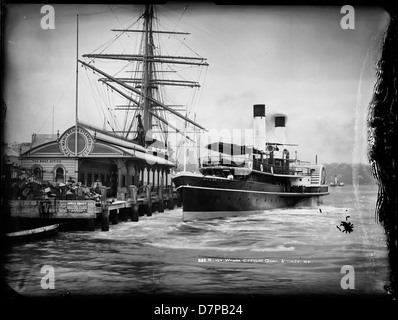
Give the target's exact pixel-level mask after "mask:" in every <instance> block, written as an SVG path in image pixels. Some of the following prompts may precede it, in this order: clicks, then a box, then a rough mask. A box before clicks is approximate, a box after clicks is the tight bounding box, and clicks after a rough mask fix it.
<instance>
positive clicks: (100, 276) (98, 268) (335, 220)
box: [4, 186, 388, 296]
mask: <svg viewBox="0 0 398 320" xmlns="http://www.w3.org/2000/svg"><path fill="white" fill-rule="evenodd" d="M330 193H331V194H330V196H328V197H326V198H325V200H324V204H323V205H322V206H320V207H316V208H291V209H275V210H268V211H263V212H256V213H255V214H253V215H249V216H244V217H231V218H225V219H215V220H209V221H192V222H182V220H181V217H182V211H181V209H175V210H173V211H165V212H164V213H155V214H153V216H152V217H140V221H139V222H138V223H135V222H130V221H129V222H122V223H119V224H118V225H111V226H110V230H109V232H102V231H100V230H97V231H94V232H82V231H76V232H70V231H69V232H61V233H59V234H58V236H56V237H55V238H52V239H45V240H41V241H38V242H35V243H26V244H21V245H17V246H13V247H10V248H9V251H8V252H7V255H6V263H5V265H4V269H5V270H4V271H5V277H6V280H7V283H8V284H9V286H10V287H11V288H13V289H14V290H15V291H17V292H19V293H21V294H23V295H28V296H52V295H61V294H62V293H64V292H66V291H68V292H70V293H71V294H72V295H74V296H79V295H105V294H121V295H123V294H133V293H147V294H154V293H156V294H170V293H173V294H179V293H181V294H208V293H209V294H210V293H211V294H223V293H236V294H239V293H246V294H248V293H250V294H253V295H263V294H272V295H283V294H292V293H294V294H297V293H299V294H300V293H303V294H330V293H331V294H336V295H339V294H354V295H355V294H369V295H384V294H385V292H384V289H383V286H384V285H385V284H386V281H387V279H388V269H387V266H388V262H387V249H386V244H385V236H384V230H383V229H382V227H381V226H380V225H379V224H377V223H376V222H375V219H374V207H375V201H376V194H377V188H376V187H375V186H360V187H359V191H358V192H357V193H355V189H354V188H353V187H352V186H345V187H342V188H331V190H330ZM347 219H348V221H350V222H351V223H353V225H354V231H353V232H352V233H343V232H341V231H340V230H339V229H338V228H337V226H338V225H339V224H340V222H341V221H346V220H347ZM43 265H50V266H53V267H54V270H55V289H54V290H43V289H42V288H41V286H40V283H41V282H40V281H41V279H42V277H43V274H41V273H40V270H41V267H42V266H43ZM344 265H351V266H353V267H354V270H355V290H348V291H349V292H347V290H343V289H342V288H341V285H340V281H341V279H342V277H343V276H344V274H342V273H341V268H342V266H344Z"/></svg>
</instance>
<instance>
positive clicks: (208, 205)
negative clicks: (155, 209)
mask: <svg viewBox="0 0 398 320" xmlns="http://www.w3.org/2000/svg"><path fill="white" fill-rule="evenodd" d="M178 191H179V193H180V196H181V199H182V205H183V220H184V221H188V220H201V219H212V218H222V217H227V216H237V215H244V214H247V213H249V214H250V213H253V212H254V211H263V210H270V209H275V208H285V207H295V206H316V205H320V204H321V203H322V196H325V195H327V194H329V193H328V190H327V186H320V187H305V188H304V187H302V188H290V189H289V190H286V187H284V186H282V185H272V184H267V183H259V182H254V181H248V180H247V181H240V180H228V179H225V178H218V177H210V176H204V177H202V178H201V179H196V180H195V179H193V180H191V181H190V183H189V184H184V185H180V186H179V188H178Z"/></svg>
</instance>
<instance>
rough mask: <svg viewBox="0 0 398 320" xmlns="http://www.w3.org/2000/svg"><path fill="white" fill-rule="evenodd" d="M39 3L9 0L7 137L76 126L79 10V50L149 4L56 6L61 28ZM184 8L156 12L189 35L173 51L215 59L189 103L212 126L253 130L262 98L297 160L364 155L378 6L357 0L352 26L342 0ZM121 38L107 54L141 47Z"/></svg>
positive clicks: (85, 105)
mask: <svg viewBox="0 0 398 320" xmlns="http://www.w3.org/2000/svg"><path fill="white" fill-rule="evenodd" d="M41 7H42V6H41V5H8V6H7V19H6V33H5V51H6V66H5V67H6V68H5V73H4V75H5V80H6V88H5V89H6V90H5V100H6V104H7V116H6V128H5V129H6V131H5V141H7V142H12V141H18V142H29V141H30V139H31V135H32V133H51V132H52V131H53V130H54V131H55V132H56V131H57V130H59V131H60V133H62V132H63V131H64V130H65V129H67V128H68V127H70V126H72V125H74V117H75V64H76V14H79V39H80V41H79V53H80V56H81V55H82V54H84V53H91V52H93V51H94V50H96V49H97V48H99V47H101V46H102V45H104V44H106V43H108V42H109V41H111V40H114V39H115V36H116V34H115V33H113V32H110V29H112V28H122V27H123V28H126V27H128V26H130V25H131V24H133V23H134V22H135V21H136V20H137V18H138V17H139V15H140V13H141V11H142V7H141V6H129V5H125V4H124V5H109V6H107V5H99V6H92V5H91V6H88V5H85V6H78V5H54V9H55V29H53V30H43V29H42V28H41V24H40V22H41V19H42V17H43V16H44V14H42V13H41V12H40V9H41ZM185 8H186V4H185V3H175V4H173V3H171V4H166V5H164V6H160V7H158V8H157V9H156V12H157V15H158V19H159V20H158V21H159V24H160V25H159V26H160V27H164V28H165V29H169V30H176V31H184V32H189V33H191V35H189V36H188V37H186V38H184V44H183V45H181V43H180V44H178V42H177V45H174V48H175V51H173V49H169V50H170V51H167V52H166V53H167V54H178V55H182V53H183V52H184V54H185V51H184V50H185V49H192V51H191V53H193V54H194V55H195V54H198V55H200V56H203V57H205V58H207V62H208V63H209V67H208V68H207V69H206V70H204V71H203V70H202V73H201V74H200V76H201V80H204V82H203V83H202V87H201V88H200V90H199V91H198V94H197V98H196V100H195V101H194V102H195V105H194V107H193V108H192V109H191V111H192V112H195V114H196V121H197V122H198V123H200V124H201V125H203V126H204V127H206V128H207V129H213V128H217V129H219V130H220V129H224V128H228V129H239V128H242V129H244V128H251V125H252V112H253V111H252V106H253V104H259V103H261V104H265V105H266V108H267V115H271V114H272V113H277V112H283V113H285V114H287V116H288V122H287V128H286V142H288V143H295V144H298V145H299V149H298V152H299V156H300V158H302V159H304V160H310V161H314V160H315V155H317V156H318V161H319V162H323V163H331V162H367V158H366V149H367V145H366V122H365V121H366V112H367V106H368V103H369V100H370V98H371V94H372V90H373V86H374V83H375V65H376V62H377V59H378V57H379V53H380V46H381V43H382V40H383V34H384V31H385V28H386V25H387V18H388V15H387V14H386V13H385V12H384V11H383V10H382V9H380V8H371V7H365V8H361V7H354V9H355V29H353V30H344V29H342V28H341V25H340V21H341V19H342V18H343V16H344V14H342V13H340V9H341V8H340V7H271V6H254V7H253V6H216V5H214V4H211V3H205V2H204V3H201V4H190V5H189V6H188V7H187V9H186V10H185ZM138 26H139V25H137V27H138ZM180 39H181V38H180ZM121 40H122V39H121V38H120V41H119V39H118V40H117V41H116V42H115V43H114V44H113V45H115V47H114V50H110V51H107V52H106V53H122V52H116V51H115V50H119V51H120V49H122V51H123V50H124V53H134V52H130V51H129V50H130V49H134V48H133V45H134V42H133V40H132V39H127V40H129V41H130V45H131V46H130V47H125V46H124V45H123V44H121ZM167 40H168V39H166V40H162V41H166V42H167ZM171 43H172V42H171V40H170V43H167V44H171ZM172 48H173V47H172ZM187 51H189V50H187ZM191 55H192V54H191ZM108 64H109V62H108ZM111 68H112V67H111ZM115 72H116V69H115ZM79 77H80V78H82V79H81V82H80V83H81V84H80V86H79V97H80V98H79V105H80V109H79V110H80V111H79V119H81V120H84V121H88V122H92V123H94V124H96V125H100V126H101V125H102V123H101V122H102V121H103V116H104V112H103V111H100V110H99V107H98V106H96V105H94V104H95V100H92V99H91V98H89V95H90V94H91V93H92V92H90V90H89V89H88V87H87V86H90V84H89V82H88V84H87V83H86V84H85V83H84V81H85V80H84V78H85V77H86V74H85V73H84V72H82V73H79ZM193 80H195V79H193ZM91 90H93V89H92V88H91ZM176 92H177V93H178V92H179V91H176ZM181 96H183V95H182V94H181ZM93 101H94V102H93ZM110 102H115V103H117V101H116V100H115V101H113V100H112V101H110ZM173 102H176V101H173ZM182 103H183V104H186V103H189V101H188V100H187V101H182ZM53 110H54V125H53ZM101 112H102V113H101ZM101 114H102V115H101ZM191 116H193V114H192V115H191Z"/></svg>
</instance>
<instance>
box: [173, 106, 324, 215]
mask: <svg viewBox="0 0 398 320" xmlns="http://www.w3.org/2000/svg"><path fill="white" fill-rule="evenodd" d="M253 113H254V114H253V131H254V141H253V142H254V143H253V145H252V146H248V145H238V144H232V143H224V142H216V143H212V144H209V145H207V146H206V147H207V148H208V149H210V150H212V151H216V152H217V153H218V156H217V157H216V158H214V157H207V159H206V157H204V159H203V161H201V164H200V169H199V171H200V173H188V172H180V173H178V174H176V175H175V176H174V177H173V182H174V184H175V186H176V187H177V191H178V195H179V197H180V198H181V201H182V207H183V221H189V220H206V219H212V218H223V217H228V216H239V215H244V214H251V213H254V212H255V211H263V210H268V209H275V208H283V207H294V206H314V205H319V204H321V203H322V197H323V196H326V195H328V194H329V192H328V186H327V185H326V170H325V167H324V166H323V165H319V164H310V163H309V162H301V161H299V160H298V159H297V157H296V158H295V159H291V158H290V154H289V151H288V149H287V148H288V147H289V145H288V144H286V143H285V141H284V140H285V137H284V133H285V123H286V116H285V115H276V116H273V117H272V119H273V120H274V125H275V133H277V132H278V135H279V137H281V138H280V139H279V141H276V142H266V115H265V105H264V104H256V105H254V106H253ZM290 146H291V145H290Z"/></svg>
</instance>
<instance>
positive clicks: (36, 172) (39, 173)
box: [32, 165, 43, 179]
mask: <svg viewBox="0 0 398 320" xmlns="http://www.w3.org/2000/svg"><path fill="white" fill-rule="evenodd" d="M32 172H33V176H34V177H35V178H37V179H43V168H42V167H41V166H39V165H34V166H33V167H32Z"/></svg>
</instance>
